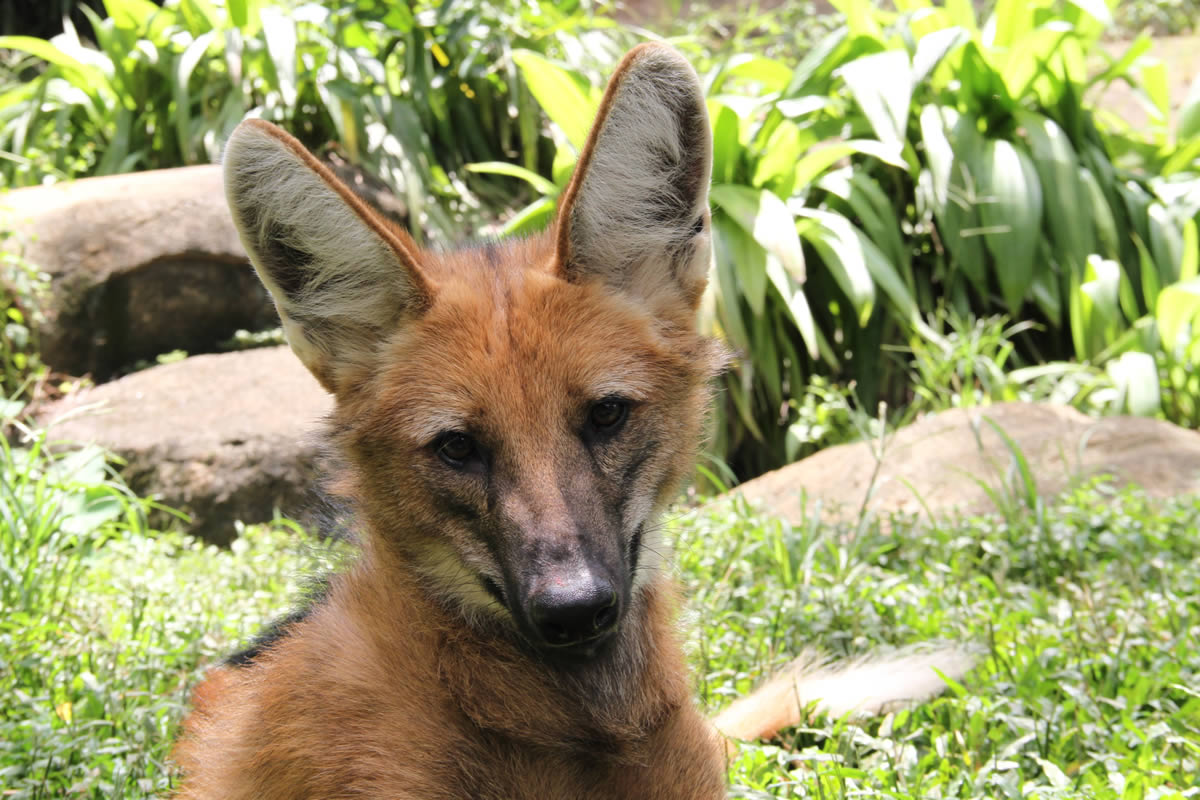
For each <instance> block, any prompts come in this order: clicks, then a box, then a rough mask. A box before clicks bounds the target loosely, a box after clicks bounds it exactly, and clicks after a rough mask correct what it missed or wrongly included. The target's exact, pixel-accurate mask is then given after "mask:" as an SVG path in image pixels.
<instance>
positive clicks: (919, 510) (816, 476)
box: [734, 403, 1200, 524]
mask: <svg viewBox="0 0 1200 800" xmlns="http://www.w3.org/2000/svg"><path fill="white" fill-rule="evenodd" d="M985 419H990V420H992V421H993V422H995V423H996V425H998V426H999V427H1000V428H1001V429H1002V430H1003V431H1004V432H1005V433H1006V434H1007V435H1008V436H1009V437H1010V438H1011V439H1012V440H1013V442H1014V443H1015V444H1016V446H1017V448H1018V449H1019V450H1020V452H1021V453H1022V454H1023V455H1024V457H1025V459H1026V461H1027V462H1028V464H1029V471H1030V473H1031V474H1032V475H1033V476H1034V479H1035V482H1036V484H1037V489H1038V492H1039V494H1040V495H1042V496H1051V495H1055V494H1058V493H1060V492H1062V491H1063V490H1064V489H1066V488H1068V487H1069V486H1071V485H1073V484H1075V483H1077V482H1079V481H1082V480H1085V479H1087V478H1090V477H1093V476H1096V475H1102V474H1109V475H1112V476H1113V478H1114V479H1115V480H1116V481H1117V482H1118V483H1120V484H1134V485H1137V486H1139V487H1141V488H1142V489H1143V490H1145V491H1146V492H1147V493H1148V494H1150V495H1152V496H1158V497H1167V496H1171V495H1176V494H1183V493H1187V492H1195V491H1197V490H1200V433H1197V432H1196V431H1190V430H1185V429H1183V428H1179V427H1176V426H1174V425H1172V424H1170V423H1167V422H1162V421H1159V420H1152V419H1142V418H1138V417H1108V418H1104V419H1091V418H1089V417H1087V416H1084V415H1083V414H1081V413H1079V412H1078V411H1076V410H1074V409H1072V408H1069V407H1065V406H1052V405H1038V404H1028V403H1008V404H1002V405H995V406H989V407H986V408H974V409H954V410H950V411H944V412H942V413H940V414H937V415H934V416H928V417H925V418H924V419H921V420H919V421H918V422H915V423H913V424H912V425H910V426H908V427H907V428H903V429H901V430H900V431H898V432H896V433H895V434H894V435H891V436H889V437H888V438H887V439H886V440H885V442H884V446H883V458H882V461H879V460H877V459H876V457H875V455H874V452H873V448H877V447H878V442H871V443H867V442H857V443H854V444H845V445H839V446H836V447H830V448H828V449H826V450H822V451H821V452H819V453H816V454H814V455H812V456H809V457H808V458H806V459H804V460H802V461H798V462H796V463H794V464H790V465H788V466H786V467H783V468H782V469H778V470H775V471H774V472H769V473H767V474H766V475H762V476H760V477H758V478H755V479H754V480H751V481H747V482H746V483H744V484H742V485H741V486H740V487H738V488H737V489H735V490H734V492H737V493H740V494H742V495H744V496H745V497H746V498H747V499H749V500H750V501H752V502H754V503H758V504H761V505H762V507H764V508H766V509H768V510H769V511H770V513H772V514H774V515H777V516H780V517H783V518H785V519H787V520H789V521H790V522H792V523H794V524H799V523H800V522H801V521H803V520H804V518H805V504H806V502H807V505H808V510H809V512H811V511H812V510H813V506H814V504H815V503H816V502H818V501H819V502H820V503H821V505H822V512H821V513H822V516H823V517H824V518H832V519H841V520H855V519H857V518H858V514H859V512H860V509H862V508H864V507H865V508H867V509H869V510H870V511H871V512H873V513H874V514H876V515H878V516H887V515H889V514H891V513H894V512H899V513H902V514H913V515H920V516H927V515H929V514H933V515H941V514H943V513H945V512H949V511H954V510H956V511H958V512H961V513H967V514H978V513H985V512H989V511H995V510H996V507H995V505H994V504H993V502H992V500H991V498H989V496H988V492H987V491H986V490H985V489H984V486H987V487H988V488H989V489H991V490H993V491H995V490H997V489H999V490H1000V496H1001V497H1007V498H1010V499H1012V500H1013V501H1014V502H1020V501H1019V500H1016V498H1018V497H1020V496H1021V494H1022V491H1023V490H1022V489H1021V488H1020V486H1021V483H1020V481H1021V478H1020V476H1019V474H1018V471H1017V470H1016V468H1015V466H1014V464H1015V462H1014V458H1013V456H1012V453H1011V451H1010V450H1009V448H1008V446H1007V445H1006V444H1005V442H1004V441H1003V440H1002V439H1001V437H1000V436H999V435H998V434H997V433H996V431H995V429H994V428H992V427H991V426H990V425H989V424H987V423H986V422H984V421H983V420H985ZM980 482H982V484H984V486H981V485H980ZM872 487H873V488H872Z"/></svg>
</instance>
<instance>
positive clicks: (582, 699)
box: [175, 236, 724, 800]
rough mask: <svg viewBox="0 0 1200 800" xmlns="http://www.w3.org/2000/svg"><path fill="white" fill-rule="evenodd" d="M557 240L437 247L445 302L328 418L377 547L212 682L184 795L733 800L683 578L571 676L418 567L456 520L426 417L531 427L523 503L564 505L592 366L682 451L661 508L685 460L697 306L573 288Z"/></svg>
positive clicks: (633, 613) (180, 756)
mask: <svg viewBox="0 0 1200 800" xmlns="http://www.w3.org/2000/svg"><path fill="white" fill-rule="evenodd" d="M552 245H553V241H552V239H550V237H549V236H547V237H542V238H538V239H533V240H530V241H527V242H523V243H517V244H514V245H512V246H511V247H509V248H508V249H507V250H506V251H505V252H504V253H503V256H504V258H503V263H502V264H498V265H495V266H491V265H487V264H481V263H479V260H480V258H481V257H482V256H481V255H480V254H478V253H471V252H468V253H465V254H454V255H447V256H441V257H435V256H430V255H428V254H426V255H425V256H423V257H422V267H423V269H424V270H425V271H426V273H427V274H428V275H429V276H430V277H431V279H432V280H433V281H434V282H435V284H436V285H437V287H438V294H437V301H436V302H435V303H434V305H433V307H432V308H431V309H430V311H429V313H428V314H426V315H425V316H423V317H422V318H421V319H420V320H418V321H417V322H415V323H412V324H409V325H407V326H406V327H405V328H404V329H403V330H402V331H400V332H398V333H396V334H395V336H394V338H393V341H391V342H390V343H388V344H387V345H385V346H384V347H382V348H381V351H380V353H381V355H380V365H379V368H378V370H377V371H376V372H375V373H374V374H372V375H363V376H361V381H362V383H361V384H360V386H359V387H358V388H357V390H356V391H355V392H353V393H351V394H347V395H345V396H339V397H338V407H337V411H336V412H335V415H334V418H333V426H332V427H333V429H334V430H335V431H338V433H337V434H336V437H337V440H338V441H339V443H340V444H341V445H342V447H343V449H344V450H345V451H346V452H347V453H348V454H349V455H350V459H351V462H352V469H351V471H350V473H349V475H350V477H349V478H348V484H349V486H352V487H353V490H354V493H355V495H356V498H357V500H358V501H359V503H360V504H361V505H362V508H363V518H364V520H367V521H368V522H369V524H370V528H369V530H368V531H367V534H368V535H367V536H366V537H365V542H366V547H365V553H364V555H363V558H362V560H361V561H360V563H359V564H358V565H357V566H356V567H355V568H354V569H353V570H352V571H351V572H349V573H348V574H346V575H343V576H340V577H339V578H337V579H336V580H335V582H334V584H333V589H332V592H331V595H330V596H329V598H328V599H327V601H326V602H324V603H323V604H322V605H321V606H319V608H318V610H317V611H316V612H315V613H314V614H313V615H312V616H311V617H309V618H308V619H306V620H304V621H303V622H301V623H300V624H298V625H296V626H295V627H294V628H293V630H292V631H291V633H290V635H288V636H287V637H286V638H284V639H283V640H282V642H281V643H280V644H279V645H277V646H276V647H274V648H273V649H272V650H271V651H270V652H269V653H268V654H267V655H266V656H264V657H262V658H261V659H260V660H259V661H258V662H256V663H255V664H254V665H253V666H251V667H249V668H243V669H229V668H222V669H219V670H217V671H216V672H215V673H214V674H213V675H212V676H210V678H209V679H208V680H207V681H206V682H205V683H204V684H202V685H201V687H200V688H198V689H197V691H196V700H197V702H196V711H195V713H194V714H193V715H192V716H191V718H189V720H188V722H187V724H186V726H185V733H184V737H183V738H182V739H181V741H180V742H179V744H178V746H177V747H176V750H175V760H176V762H177V763H178V764H179V766H180V767H181V768H182V769H183V772H184V774H185V775H186V776H187V778H186V781H185V782H184V784H183V788H182V789H181V791H180V793H179V795H178V797H180V798H228V799H229V800H233V799H234V798H262V799H263V800H267V799H268V798H289V799H292V798H300V797H311V798H337V797H389V798H401V797H412V798H437V797H446V798H450V797H459V798H461V797H479V798H483V797H494V798H497V800H499V799H500V798H508V799H510V800H515V799H516V798H524V797H528V798H568V797H595V798H601V797H613V798H628V797H646V798H663V799H664V800H665V799H666V798H675V797H679V798H684V797H687V798H698V797H719V796H722V795H723V793H724V778H723V772H724V760H723V755H722V753H723V751H722V749H721V745H720V743H719V738H718V736H717V735H716V734H715V732H714V730H713V729H712V727H711V725H710V724H709V723H708V722H707V721H706V720H704V719H703V718H702V717H701V716H700V715H699V714H698V713H697V711H696V710H695V708H694V707H693V704H692V700H691V696H690V687H689V682H688V680H687V677H686V676H687V672H686V667H685V664H684V660H683V657H682V654H681V651H680V647H679V643H678V638H677V633H676V631H675V629H674V624H673V618H674V613H675V608H676V604H677V603H676V598H675V591H674V589H673V587H672V586H671V585H670V582H669V581H668V580H666V579H665V578H661V579H659V580H657V581H655V583H654V584H653V585H652V586H650V587H647V589H646V590H644V592H643V593H642V596H641V598H640V599H639V600H638V601H637V602H636V605H635V607H634V608H632V609H630V611H629V614H630V624H629V625H628V626H626V628H625V631H624V632H623V634H622V635H623V636H624V637H625V638H624V639H623V640H622V642H621V645H620V646H621V649H620V652H619V653H616V654H614V655H612V656H611V657H609V658H608V660H607V662H604V663H597V664H594V665H591V667H592V672H593V673H594V674H591V675H589V676H585V677H584V678H583V679H580V680H575V679H572V677H571V676H569V675H565V674H564V673H563V672H562V671H560V670H557V669H555V668H553V667H548V666H547V665H545V664H543V663H540V662H539V661H538V660H536V659H534V658H531V657H530V654H529V652H528V651H527V650H525V649H523V648H521V647H520V646H519V645H517V644H515V643H514V641H513V637H512V635H511V634H510V632H509V631H508V630H507V628H506V627H505V626H504V625H503V624H502V623H496V630H495V632H494V635H488V633H487V632H486V631H481V630H480V629H479V627H478V626H469V625H464V623H463V619H462V616H461V614H459V613H456V612H455V611H454V610H453V609H452V608H447V607H446V605H444V604H441V603H439V602H437V601H436V600H435V599H432V598H430V596H429V592H428V590H427V589H426V588H424V587H423V586H422V584H421V581H420V579H419V578H417V577H415V576H414V575H413V572H412V570H413V567H412V565H413V563H414V562H417V561H419V560H420V559H421V558H422V553H423V552H424V548H425V547H426V545H428V544H429V542H427V541H425V539H424V538H423V537H422V535H421V534H420V533H419V531H421V530H439V529H442V528H444V527H445V521H444V520H443V519H442V518H441V517H440V512H439V511H438V510H437V509H436V508H434V507H432V506H431V505H430V504H429V503H428V502H427V500H426V499H425V496H426V492H424V491H422V488H421V487H420V486H419V485H418V483H419V481H420V477H419V475H418V474H417V471H416V470H414V469H413V468H412V462H411V461H410V460H409V459H407V458H404V457H402V456H401V455H399V454H403V453H406V452H408V451H410V450H412V449H413V448H415V447H417V446H419V445H420V444H421V443H422V442H423V441H424V440H423V438H422V436H421V435H420V434H416V433H414V432H413V431H412V430H411V426H413V425H417V424H418V420H420V419H421V418H422V415H423V413H424V411H425V410H426V409H436V410H444V409H460V410H461V411H462V412H463V413H467V414H472V413H475V414H478V413H484V414H486V415H487V416H488V418H489V419H488V423H487V424H488V425H489V426H491V425H494V426H495V427H496V428H497V429H498V430H504V431H506V432H508V433H509V435H510V436H515V437H517V438H516V439H510V441H512V443H513V444H512V447H511V452H513V453H517V454H519V455H514V456H513V457H515V458H520V459H521V460H522V463H521V464H519V465H514V471H515V472H518V473H520V474H523V475H526V476H528V485H527V486H526V487H524V489H525V490H526V491H527V493H528V494H527V496H528V497H529V500H530V504H531V505H533V504H536V503H538V502H539V499H541V500H542V501H543V502H544V504H545V505H546V506H547V507H553V506H554V504H555V501H554V499H553V498H552V497H548V496H547V497H545V498H541V495H542V494H544V493H545V486H544V484H543V482H542V481H543V479H544V478H545V477H546V476H547V475H548V474H551V473H553V472H555V471H556V470H557V465H556V464H555V463H554V459H555V455H556V453H555V451H554V450H553V448H548V447H547V443H548V442H552V441H553V440H555V439H556V438H558V436H559V432H558V431H557V430H555V427H556V426H557V425H558V420H560V418H561V416H562V414H561V411H560V409H561V407H562V406H564V405H565V404H566V403H568V402H571V401H572V398H573V393H574V392H575V391H577V390H578V389H579V388H581V387H577V386H576V385H575V384H576V383H578V382H579V380H580V376H587V375H589V374H591V373H599V374H601V375H603V374H614V373H615V374H619V375H621V376H622V378H623V379H624V380H626V381H629V382H631V383H633V384H637V385H639V386H640V387H643V388H644V390H645V394H644V396H643V399H642V402H643V404H644V408H646V409H651V408H652V409H654V410H655V414H656V416H655V419H656V424H657V427H658V429H657V431H656V433H657V435H660V436H662V437H663V438H664V439H669V440H673V441H676V442H680V443H685V444H684V445H683V446H681V447H679V448H678V449H675V448H672V451H673V453H674V454H675V455H674V462H673V463H670V464H665V465H663V470H662V472H663V477H662V492H663V494H664V498H660V500H661V499H665V495H667V494H669V493H670V492H671V491H673V490H674V487H675V486H677V485H678V482H679V480H680V479H681V478H682V477H683V476H684V475H685V474H686V472H687V470H688V469H689V466H690V459H691V455H692V450H693V445H694V444H695V442H696V441H697V440H698V437H699V435H700V424H701V417H702V414H703V407H704V403H705V401H706V398H707V391H706V389H705V382H706V380H707V377H708V375H709V374H710V372H711V371H712V369H713V368H714V366H715V363H714V362H715V361H718V360H719V359H720V357H721V356H720V351H719V350H715V349H714V348H713V347H712V346H711V345H710V344H709V343H708V342H706V341H705V340H702V339H700V338H699V337H697V336H696V335H695V334H694V333H692V332H691V329H690V326H689V325H688V323H687V318H688V317H689V315H690V310H688V309H682V310H680V311H678V312H677V313H676V314H675V315H674V316H675V319H674V320H672V319H670V317H671V316H672V315H670V314H667V315H666V316H665V317H659V318H655V317H652V316H650V315H647V314H646V313H645V310H644V309H639V308H636V307H633V306H632V305H630V304H628V303H627V302H625V301H622V300H621V299H620V298H618V297H616V296H614V295H613V294H611V293H608V292H604V291H602V290H601V289H600V288H599V287H595V286H590V285H583V286H580V285H575V284H570V283H567V282H565V281H563V280H561V279H560V278H558V277H557V276H556V275H554V274H552V270H553V269H554V267H555V265H554V261H553V258H552V254H551V253H552ZM481 273H482V274H483V275H486V276H488V277H486V278H483V279H481V278H480V275H481ZM481 283H482V284H484V285H482V286H481ZM433 365H436V366H433ZM585 380H586V378H585ZM463 386H470V387H473V388H474V390H475V392H474V393H473V396H463V394H462V391H461V387H463ZM531 513H532V512H531ZM599 684H603V686H602V687H600V688H597V687H598V685H599Z"/></svg>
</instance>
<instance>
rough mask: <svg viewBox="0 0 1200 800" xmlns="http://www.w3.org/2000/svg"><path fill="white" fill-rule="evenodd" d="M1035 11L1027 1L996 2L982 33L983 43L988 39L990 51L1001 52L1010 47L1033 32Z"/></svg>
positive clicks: (1000, 0)
mask: <svg viewBox="0 0 1200 800" xmlns="http://www.w3.org/2000/svg"><path fill="white" fill-rule="evenodd" d="M1036 10H1037V7H1036V5H1035V4H1034V3H1030V2H1027V0H997V2H996V6H995V9H994V10H993V11H992V16H991V17H990V18H989V19H988V21H987V25H986V26H985V30H984V32H983V39H984V41H985V42H986V41H988V40H989V39H990V40H991V41H990V45H991V48H990V49H994V50H999V51H1001V52H1003V51H1004V50H1006V49H1007V48H1009V47H1012V46H1013V45H1014V44H1016V43H1017V42H1018V41H1019V40H1020V39H1021V38H1022V37H1023V36H1025V35H1026V34H1028V33H1029V32H1030V31H1032V30H1033V28H1034V12H1035V11H1036Z"/></svg>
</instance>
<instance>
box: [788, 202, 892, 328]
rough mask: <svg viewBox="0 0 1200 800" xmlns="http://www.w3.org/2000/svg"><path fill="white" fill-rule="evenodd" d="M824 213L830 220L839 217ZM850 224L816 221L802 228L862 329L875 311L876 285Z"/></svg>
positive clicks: (805, 237)
mask: <svg viewBox="0 0 1200 800" xmlns="http://www.w3.org/2000/svg"><path fill="white" fill-rule="evenodd" d="M811 213H814V214H816V213H821V214H823V215H825V216H827V217H834V216H837V215H835V214H828V212H811ZM851 227H853V226H852V225H851V224H850V221H849V220H847V219H846V218H845V217H838V220H837V221H834V220H829V219H814V220H813V221H812V222H811V223H810V224H802V225H801V226H800V232H801V235H802V236H803V237H804V239H805V240H806V241H807V242H808V243H809V244H811V245H812V246H813V249H815V250H816V251H817V253H818V254H819V255H820V256H821V261H822V262H824V265H825V268H826V269H828V270H829V273H830V274H831V275H833V277H834V280H836V281H837V283H838V286H840V287H841V288H842V291H843V292H844V293H845V295H846V297H847V298H849V300H850V303H851V304H852V305H853V306H854V314H855V319H856V321H857V322H858V325H859V327H862V326H864V325H866V324H867V320H869V319H870V318H871V312H872V311H874V309H875V282H874V281H873V280H871V271H870V270H869V269H868V268H867V257H866V254H865V253H864V252H863V248H862V246H861V243H860V242H859V241H858V237H856V236H855V235H854V234H853V232H852V231H850V230H849V229H850V228H851Z"/></svg>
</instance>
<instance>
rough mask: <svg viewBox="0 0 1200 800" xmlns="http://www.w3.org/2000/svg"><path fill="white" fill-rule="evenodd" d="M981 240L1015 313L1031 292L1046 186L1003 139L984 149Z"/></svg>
mask: <svg viewBox="0 0 1200 800" xmlns="http://www.w3.org/2000/svg"><path fill="white" fill-rule="evenodd" d="M980 157H981V162H982V169H981V170H980V175H979V179H980V187H979V191H980V194H981V200H980V203H979V216H980V220H981V221H982V222H983V241H984V244H985V245H986V246H987V248H988V250H989V251H991V254H992V261H993V263H994V269H995V273H996V279H997V282H998V283H999V284H1000V291H1001V294H1002V295H1003V296H1004V302H1005V305H1007V306H1008V310H1009V312H1010V313H1012V315H1013V316H1014V317H1018V318H1019V316H1020V310H1021V306H1022V305H1023V304H1024V302H1025V299H1026V297H1027V296H1028V295H1029V291H1030V287H1031V284H1032V282H1033V274H1034V270H1035V268H1036V264H1035V258H1034V257H1035V255H1036V253H1037V243H1038V237H1039V236H1040V234H1041V223H1042V187H1041V185H1040V184H1039V183H1038V176H1037V172H1036V170H1034V167H1033V163H1032V162H1031V160H1030V159H1029V156H1027V155H1026V154H1025V153H1023V152H1021V151H1020V150H1018V149H1017V148H1016V147H1014V146H1013V145H1012V143H1011V142H1008V141H1005V140H1003V139H993V140H988V141H986V142H985V143H984V145H983V150H982V151H981V153H980Z"/></svg>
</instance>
